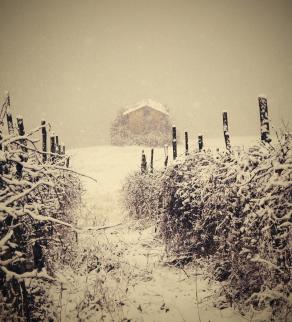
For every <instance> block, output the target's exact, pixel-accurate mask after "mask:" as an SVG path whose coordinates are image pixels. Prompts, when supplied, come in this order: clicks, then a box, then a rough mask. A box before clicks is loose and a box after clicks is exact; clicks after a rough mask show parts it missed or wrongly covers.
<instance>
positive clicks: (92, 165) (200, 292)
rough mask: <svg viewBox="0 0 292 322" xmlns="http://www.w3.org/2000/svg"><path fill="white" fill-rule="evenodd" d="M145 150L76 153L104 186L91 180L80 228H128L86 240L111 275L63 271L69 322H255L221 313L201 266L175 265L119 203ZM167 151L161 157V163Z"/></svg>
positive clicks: (78, 162)
mask: <svg viewBox="0 0 292 322" xmlns="http://www.w3.org/2000/svg"><path fill="white" fill-rule="evenodd" d="M140 151H141V148H137V147H127V148H126V147H125V148H118V147H108V146H101V147H95V148H87V149H80V150H75V151H73V152H72V153H73V158H72V160H73V167H74V168H75V169H76V170H78V171H80V172H83V173H86V174H88V175H90V176H93V177H95V178H97V179H98V184H96V183H94V182H91V181H90V180H87V179H85V180H84V185H85V188H86V193H85V196H84V197H85V204H86V207H85V209H84V216H81V218H80V219H79V223H78V224H79V225H81V226H83V227H88V226H97V227H99V226H102V225H104V224H106V225H107V224H116V223H122V225H120V226H117V227H115V228H112V229H109V230H104V231H95V232H94V231H91V232H87V233H83V234H81V235H80V236H79V245H80V247H81V249H84V250H88V253H90V254H91V255H94V256H96V257H98V258H100V261H102V263H103V270H102V271H101V272H99V273H97V272H96V271H95V270H93V271H91V272H89V273H88V274H84V275H82V274H80V276H75V275H74V274H73V273H72V274H71V275H70V274H68V272H64V273H63V274H64V276H63V278H64V285H65V286H64V288H65V291H64V292H63V294H62V297H63V301H62V314H61V315H62V321H85V320H86V321H101V320H104V321H135V322H136V321H146V322H152V321H202V322H205V321H206V322H208V321H212V322H213V321H214V322H221V321H222V322H223V321H224V322H228V321H230V322H231V321H232V322H236V321H247V319H245V318H243V317H241V316H240V315H239V314H238V313H236V312H235V311H233V310H232V309H230V308H228V309H224V310H219V309H217V308H214V307H213V305H212V298H211V296H210V295H211V294H212V290H213V289H214V286H212V287H211V286H210V285H209V283H208V281H207V280H204V279H203V277H202V275H201V274H200V269H198V272H197V274H196V269H195V268H194V267H193V268H192V269H190V268H188V269H185V270H182V269H180V268H175V267H169V266H167V265H166V264H165V262H164V261H163V255H164V248H163V245H162V244H161V242H160V241H159V240H158V239H156V238H155V231H154V227H146V228H145V227H141V226H142V225H141V223H138V222H135V221H133V220H131V219H129V218H127V217H126V214H125V213H124V212H123V210H122V207H121V203H120V198H119V195H120V189H121V184H122V181H123V179H124V178H125V176H126V175H127V173H129V172H130V171H133V170H135V169H138V167H139V159H140ZM146 153H148V151H146ZM162 153H163V152H162V151H160V152H159V153H158V152H156V156H155V161H156V162H160V163H161V164H162V162H163V161H162ZM60 274H61V273H60ZM68 276H69V277H68ZM101 280H102V282H101ZM68 285H70V287H69V286H68ZM100 294H102V296H103V301H104V302H106V303H107V305H108V310H107V311H106V312H105V311H104V312H100V310H99V311H97V309H96V307H97V306H95V305H94V303H93V302H94V301H93V300H92V299H93V298H94V296H100ZM84 298H86V299H87V300H86V301H85V300H84ZM108 311H111V312H112V313H110V314H108Z"/></svg>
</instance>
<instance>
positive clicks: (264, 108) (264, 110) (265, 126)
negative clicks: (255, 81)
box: [258, 95, 272, 143]
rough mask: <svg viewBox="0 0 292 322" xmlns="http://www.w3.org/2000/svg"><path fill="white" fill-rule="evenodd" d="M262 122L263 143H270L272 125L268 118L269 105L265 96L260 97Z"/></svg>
mask: <svg viewBox="0 0 292 322" xmlns="http://www.w3.org/2000/svg"><path fill="white" fill-rule="evenodd" d="M258 101H259V109H260V122H261V140H262V142H267V143H270V142H271V141H272V140H271V138H270V125H269V118H268V103H267V98H266V97H265V96H263V95H261V96H259V97H258Z"/></svg>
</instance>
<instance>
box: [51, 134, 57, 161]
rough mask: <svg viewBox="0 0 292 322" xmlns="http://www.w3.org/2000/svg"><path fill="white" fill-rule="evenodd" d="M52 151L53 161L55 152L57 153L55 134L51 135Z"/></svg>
mask: <svg viewBox="0 0 292 322" xmlns="http://www.w3.org/2000/svg"><path fill="white" fill-rule="evenodd" d="M51 153H52V155H51V161H52V162H53V161H54V160H55V156H54V155H53V154H54V153H56V140H55V135H54V134H53V135H52V136H51Z"/></svg>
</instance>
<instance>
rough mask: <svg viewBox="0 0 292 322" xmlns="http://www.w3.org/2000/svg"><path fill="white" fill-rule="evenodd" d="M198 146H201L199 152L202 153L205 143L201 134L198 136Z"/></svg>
mask: <svg viewBox="0 0 292 322" xmlns="http://www.w3.org/2000/svg"><path fill="white" fill-rule="evenodd" d="M198 146H199V151H202V150H203V147H204V142H203V135H202V134H201V133H199V135H198Z"/></svg>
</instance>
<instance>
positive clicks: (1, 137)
mask: <svg viewBox="0 0 292 322" xmlns="http://www.w3.org/2000/svg"><path fill="white" fill-rule="evenodd" d="M2 140H3V136H2V131H1V129H0V151H2Z"/></svg>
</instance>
